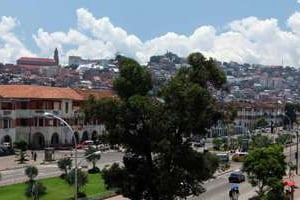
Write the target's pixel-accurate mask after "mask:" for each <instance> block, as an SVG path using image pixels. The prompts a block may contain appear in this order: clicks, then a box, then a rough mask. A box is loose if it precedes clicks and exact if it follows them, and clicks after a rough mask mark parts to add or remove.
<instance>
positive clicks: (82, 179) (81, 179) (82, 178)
mask: <svg viewBox="0 0 300 200" xmlns="http://www.w3.org/2000/svg"><path fill="white" fill-rule="evenodd" d="M67 182H68V183H69V184H70V185H71V186H74V184H75V170H74V169H72V170H71V171H70V172H69V173H68V176H67ZM87 183H88V175H87V173H85V172H83V171H82V170H80V169H78V170H77V187H78V194H77V195H78V196H79V197H85V193H84V187H85V185H86V184H87Z"/></svg>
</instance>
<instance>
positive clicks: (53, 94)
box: [0, 85, 84, 100]
mask: <svg viewBox="0 0 300 200" xmlns="http://www.w3.org/2000/svg"><path fill="white" fill-rule="evenodd" d="M0 98H12V99H72V100H84V97H83V95H81V94H79V93H77V92H76V91H75V90H74V89H72V88H59V87H47V86H38V85H0Z"/></svg>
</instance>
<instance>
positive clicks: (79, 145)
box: [76, 140, 94, 149]
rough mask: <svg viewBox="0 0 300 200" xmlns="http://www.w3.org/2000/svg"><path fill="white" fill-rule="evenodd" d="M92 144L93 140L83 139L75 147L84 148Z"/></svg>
mask: <svg viewBox="0 0 300 200" xmlns="http://www.w3.org/2000/svg"><path fill="white" fill-rule="evenodd" d="M92 145H94V141H93V140H85V141H83V142H82V143H80V144H78V145H77V147H76V148H77V149H86V148H88V147H89V146H92Z"/></svg>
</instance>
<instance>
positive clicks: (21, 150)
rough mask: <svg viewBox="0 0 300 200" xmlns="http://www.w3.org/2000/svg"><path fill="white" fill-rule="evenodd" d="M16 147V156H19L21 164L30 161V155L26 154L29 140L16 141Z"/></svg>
mask: <svg viewBox="0 0 300 200" xmlns="http://www.w3.org/2000/svg"><path fill="white" fill-rule="evenodd" d="M15 148H16V149H17V152H16V156H17V157H18V159H17V160H16V161H18V162H19V164H23V163H25V162H26V161H28V159H27V157H28V155H27V154H26V151H27V150H28V144H27V142H25V141H24V140H21V141H19V142H15Z"/></svg>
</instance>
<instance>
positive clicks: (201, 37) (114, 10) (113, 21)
mask: <svg viewBox="0 0 300 200" xmlns="http://www.w3.org/2000/svg"><path fill="white" fill-rule="evenodd" d="M15 3H16V2H15V1H12V2H3V3H1V4H2V5H1V8H0V11H1V20H0V33H1V36H0V62H4V63H6V62H12V63H14V62H15V60H16V59H17V58H19V57H21V56H41V57H52V56H53V50H54V49H55V48H56V47H57V48H58V49H59V52H60V56H61V60H62V62H63V63H67V56H69V55H79V56H82V57H84V58H110V57H113V56H114V55H115V54H116V53H117V52H118V53H122V54H124V55H127V56H130V57H133V58H135V59H137V60H138V61H140V62H142V63H145V62H147V61H148V59H149V57H150V56H152V55H155V54H164V53H165V52H166V51H172V52H174V53H176V54H178V55H180V56H186V55H188V54H189V53H191V52H193V51H201V52H202V53H203V54H204V55H206V56H211V57H214V58H216V59H218V60H222V61H236V62H249V63H261V64H270V65H279V64H282V61H284V64H285V65H293V66H295V67H298V66H299V65H300V59H299V58H298V57H299V55H300V50H299V49H300V43H299V41H300V13H299V12H298V10H299V6H300V5H299V4H297V1H296V0H292V1H288V2H283V1H280V2H276V3H272V9H266V8H267V5H270V4H271V1H264V2H263V3H262V2H259V1H251V2H250V1H249V2H247V1H246V2H243V3H241V2H237V1H234V0H231V1H226V3H224V2H223V3H222V2H218V4H216V1H212V2H210V3H208V2H204V1H199V2H196V1H190V2H189V4H187V3H178V2H171V1H166V2H164V3H161V2H158V1H152V3H143V4H142V3H139V2H137V1H131V2H126V3H124V2H120V1H114V2H112V3H108V2H106V1H103V2H97V3H95V2H84V1H76V2H72V3H70V2H69V1H67V2H64V3H59V2H58V1H51V2H43V3H40V2H38V1H35V0H31V1H27V2H26V3H24V2H18V4H21V5H20V6H18V8H17V7H16V6H15ZM249 7H250V9H249ZM13 8H15V9H13ZM206 8H207V9H206ZM45 10H49V11H51V12H45ZM25 11H26V12H25ZM54 11H55V12H54ZM211 12H215V14H211ZM209 14H210V15H209ZM37 16H38V17H37Z"/></svg>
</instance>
